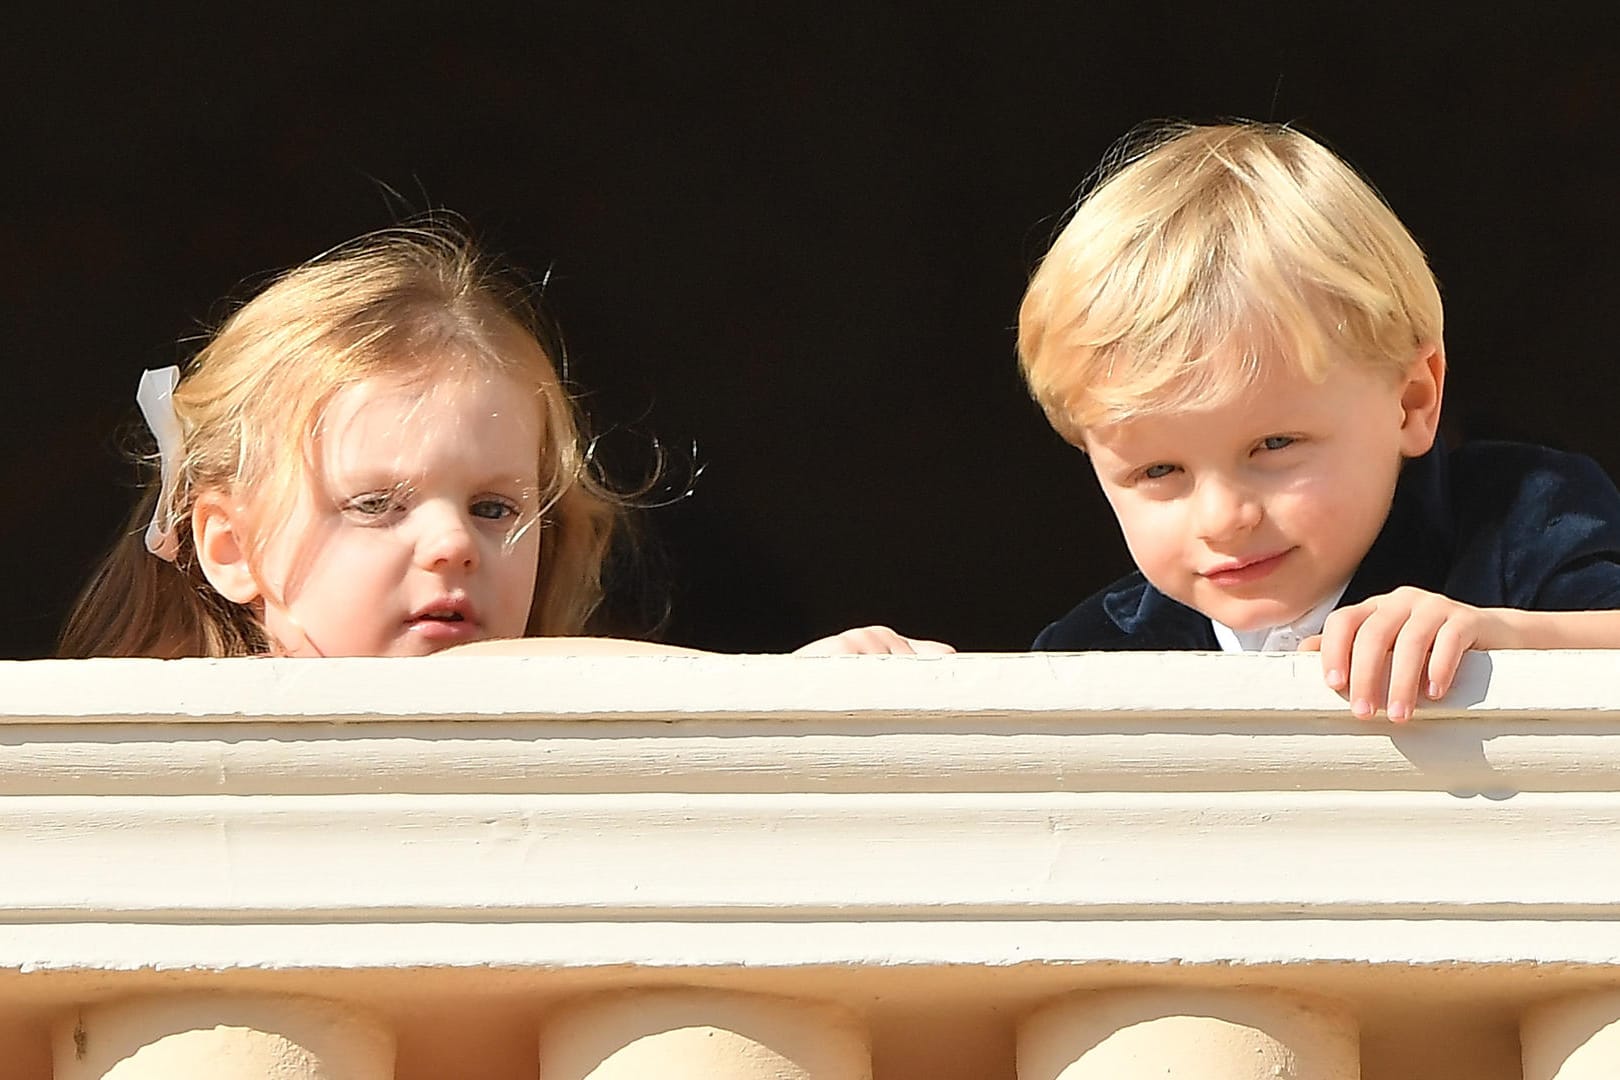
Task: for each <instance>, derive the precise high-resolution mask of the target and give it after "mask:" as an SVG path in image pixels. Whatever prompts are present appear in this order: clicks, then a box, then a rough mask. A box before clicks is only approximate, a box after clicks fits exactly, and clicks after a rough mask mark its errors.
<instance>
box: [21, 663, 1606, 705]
mask: <svg viewBox="0 0 1620 1080" xmlns="http://www.w3.org/2000/svg"><path fill="white" fill-rule="evenodd" d="M1617 710H1620V652H1597V651H1592V652H1586V651H1569V652H1497V653H1490V654H1483V653H1472V654H1469V655H1468V656H1467V657H1466V658H1465V660H1464V663H1463V668H1462V671H1461V673H1460V675H1459V678H1458V680H1457V685H1456V687H1454V689H1453V690H1452V692H1451V693H1450V694H1449V695H1448V696H1447V698H1446V700H1445V701H1443V702H1439V703H1435V704H1433V705H1426V706H1424V707H1423V711H1422V715H1423V717H1424V718H1425V719H1428V720H1434V719H1458V718H1462V717H1467V716H1473V717H1493V718H1503V717H1509V716H1548V717H1551V716H1565V717H1569V716H1575V715H1579V714H1585V713H1606V712H1611V711H1617ZM1345 712H1346V710H1345V705H1344V702H1343V701H1342V700H1341V699H1340V698H1339V697H1338V696H1337V695H1335V694H1333V693H1332V692H1330V691H1329V690H1327V689H1326V687H1325V686H1324V685H1323V683H1322V679H1321V674H1320V664H1319V662H1318V660H1317V658H1316V657H1315V656H1312V655H1304V654H1295V655H1283V654H1275V655H1269V654H1268V655H1242V656H1225V655H1220V654H1207V653H1020V654H988V653H986V654H963V655H957V656H949V657H935V658H916V657H888V656H884V657H790V656H635V657H614V656H582V657H521V658H513V657H434V658H431V659H426V660H416V659H406V660H389V659H370V658H361V659H331V660H273V659H238V660H178V661H162V660H128V659H118V660H114V659H108V660H34V661H3V662H0V723H19V722H21V723H29V722H38V721H42V720H72V719H80V720H96V721H108V720H121V719H122V720H144V721H154V720H164V721H171V722H183V721H186V720H206V721H214V722H217V721H222V720H229V719H233V718H240V719H254V720H263V719H277V720H289V721H290V720H298V719H300V718H305V719H321V720H332V719H343V720H348V721H364V720H399V719H410V718H436V719H450V718H469V719H471V718H477V719H498V718H501V717H514V718H516V717H526V718H536V719H538V718H559V719H560V718H568V717H579V718H586V717H589V718H611V717H641V718H653V717H662V718H669V719H680V718H689V717H712V718H723V717H749V718H757V717H763V716H779V717H821V718H834V717H843V716H863V715H864V716H916V717H922V716H940V715H951V716H958V717H968V716H1005V717H1019V716H1022V717H1030V718H1034V717H1048V718H1057V717H1066V716H1076V715H1079V714H1086V713H1091V714H1100V715H1119V714H1133V715H1154V714H1158V715H1166V716H1169V715H1178V716H1196V717H1205V718H1209V717H1217V716H1227V717H1230V716H1236V715H1256V714H1262V715H1279V714H1295V715H1299V716H1313V717H1333V716H1339V715H1341V714H1344V713H1345Z"/></svg>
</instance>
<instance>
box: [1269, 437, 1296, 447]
mask: <svg viewBox="0 0 1620 1080" xmlns="http://www.w3.org/2000/svg"><path fill="white" fill-rule="evenodd" d="M1295 441H1296V440H1295V439H1294V437H1293V436H1292V435H1267V436H1266V437H1265V438H1263V439H1261V440H1260V449H1262V450H1281V449H1283V448H1284V447H1287V446H1292V445H1293V444H1294V442H1295Z"/></svg>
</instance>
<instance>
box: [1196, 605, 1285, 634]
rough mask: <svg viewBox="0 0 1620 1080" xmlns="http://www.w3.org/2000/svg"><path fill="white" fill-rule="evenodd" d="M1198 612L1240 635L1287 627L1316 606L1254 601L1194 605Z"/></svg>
mask: <svg viewBox="0 0 1620 1080" xmlns="http://www.w3.org/2000/svg"><path fill="white" fill-rule="evenodd" d="M1194 606H1195V607H1196V608H1197V610H1198V612H1199V613H1200V614H1202V615H1204V616H1207V617H1208V618H1210V619H1213V620H1214V621H1216V622H1218V623H1220V624H1221V625H1222V626H1226V627H1228V628H1230V629H1232V630H1235V631H1237V632H1239V633H1245V632H1247V631H1250V630H1270V629H1271V628H1272V627H1273V626H1287V625H1288V624H1289V623H1293V622H1297V621H1299V620H1300V619H1302V618H1304V617H1305V615H1306V613H1307V612H1309V611H1310V610H1311V607H1313V606H1314V605H1307V606H1305V607H1303V608H1301V607H1299V606H1298V605H1297V604H1290V603H1288V602H1287V601H1281V600H1265V601H1254V602H1251V603H1246V604H1212V605H1209V607H1208V608H1206V607H1204V606H1202V605H1194Z"/></svg>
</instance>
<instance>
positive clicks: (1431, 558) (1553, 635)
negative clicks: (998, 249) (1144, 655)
mask: <svg viewBox="0 0 1620 1080" xmlns="http://www.w3.org/2000/svg"><path fill="white" fill-rule="evenodd" d="M1441 324H1442V314H1441V305H1440V294H1439V290H1438V289H1437V287H1436V285H1435V281H1434V277H1433V275H1432V274H1431V273H1430V271H1429V268H1428V265H1427V263H1426V262H1425V260H1424V257H1423V253H1422V251H1421V250H1420V249H1419V248H1418V245H1417V243H1416V242H1415V241H1414V240H1413V239H1412V237H1411V235H1410V234H1409V233H1408V232H1407V231H1406V229H1405V228H1404V227H1403V226H1402V225H1401V223H1400V222H1399V221H1398V220H1397V219H1396V217H1395V215H1394V213H1393V212H1392V211H1391V210H1390V209H1389V207H1388V206H1386V205H1385V204H1384V203H1383V201H1382V200H1381V199H1380V198H1379V197H1378V195H1377V194H1376V193H1375V192H1374V191H1373V190H1372V188H1371V187H1370V186H1368V184H1367V183H1366V182H1365V181H1363V180H1362V179H1361V178H1360V177H1359V176H1357V175H1356V174H1355V173H1354V172H1353V171H1352V170H1351V169H1350V168H1349V167H1348V166H1347V165H1346V164H1345V163H1344V162H1342V161H1340V160H1339V159H1338V158H1337V157H1335V156H1334V155H1333V154H1332V153H1330V152H1329V151H1328V150H1326V149H1324V148H1323V147H1322V146H1321V145H1319V144H1318V143H1316V142H1314V141H1312V140H1311V139H1309V138H1307V137H1306V136H1304V135H1302V134H1300V133H1299V132H1297V131H1293V130H1290V129H1288V128H1286V127H1278V126H1273V125H1260V124H1237V125H1224V126H1214V127H1181V128H1175V129H1172V130H1169V131H1165V132H1162V133H1160V134H1159V135H1158V136H1157V137H1156V138H1154V139H1152V140H1150V141H1149V142H1147V144H1146V145H1143V146H1138V147H1136V148H1134V149H1133V150H1132V151H1130V152H1128V153H1127V154H1126V155H1125V156H1124V159H1123V164H1121V165H1120V166H1119V167H1117V168H1116V169H1114V171H1112V172H1111V173H1110V174H1107V175H1105V176H1104V177H1103V178H1102V179H1101V180H1100V181H1099V182H1098V184H1097V185H1096V187H1095V188H1094V189H1093V190H1092V191H1091V193H1090V194H1089V195H1088V196H1086V198H1085V199H1084V200H1083V201H1082V202H1081V204H1080V206H1079V207H1078V209H1077V210H1076V211H1075V214H1074V216H1073V218H1072V219H1071V220H1070V221H1069V223H1068V225H1067V226H1066V227H1065V228H1064V229H1063V231H1062V233H1061V234H1060V235H1059V236H1058V238H1057V241H1056V242H1055V243H1054V244H1053V245H1052V249H1051V251H1050V252H1049V253H1048V254H1047V256H1046V258H1045V260H1044V261H1043V262H1042V264H1041V266H1040V269H1039V270H1038V271H1037V272H1036V274H1035V276H1034V278H1033V280H1032V281H1031V283H1030V286H1029V291H1028V293H1027V294H1026V295H1025V297H1024V302H1023V307H1022V309H1021V311H1020V315H1019V336H1018V350H1019V358H1020V361H1021V364H1022V367H1023V371H1024V376H1025V378H1026V380H1027V381H1028V384H1029V387H1030V390H1031V393H1033V395H1034V396H1035V398H1036V400H1037V401H1039V402H1040V404H1041V406H1042V408H1044V409H1045V411H1046V415H1047V417H1048V419H1049V420H1050V421H1051V423H1052V426H1053V427H1054V428H1056V429H1057V431H1058V433H1059V434H1061V435H1062V436H1063V437H1064V438H1065V439H1066V440H1068V441H1069V442H1070V443H1072V444H1073V445H1074V446H1076V447H1078V448H1079V449H1080V450H1082V451H1083V452H1084V453H1085V454H1086V455H1087V456H1088V457H1089V458H1090V460H1091V463H1092V466H1093V468H1094V469H1095V470H1096V474H1097V479H1098V481H1099V482H1100V483H1101V484H1102V488H1103V491H1104V493H1105V494H1106V495H1107V497H1108V501H1109V503H1110V505H1111V506H1112V507H1113V510H1114V514H1115V516H1116V517H1117V518H1118V519H1119V525H1120V528H1121V530H1122V531H1123V532H1124V534H1125V541H1126V544H1127V546H1128V547H1129V548H1130V552H1131V556H1132V558H1133V559H1134V560H1135V562H1136V565H1137V567H1138V570H1139V572H1138V573H1135V574H1132V575H1130V576H1129V577H1126V578H1124V579H1123V580H1121V581H1118V582H1116V583H1114V584H1113V585H1111V586H1109V587H1108V588H1107V589H1105V590H1103V591H1102V592H1101V593H1098V594H1097V595H1095V596H1093V597H1091V598H1090V599H1089V600H1087V601H1086V602H1085V603H1083V604H1081V605H1080V606H1079V607H1077V608H1075V609H1074V610H1073V611H1071V612H1070V613H1069V614H1068V615H1066V616H1064V617H1063V618H1062V619H1059V620H1058V621H1057V622H1055V623H1053V624H1052V625H1050V626H1048V627H1047V628H1046V630H1045V631H1044V632H1042V633H1041V635H1040V637H1039V638H1037V639H1036V642H1035V648H1037V649H1209V650H1214V649H1221V650H1224V651H1228V652H1238V651H1249V650H1254V651H1260V650H1268V651H1279V650H1280V651H1287V650H1292V649H1297V648H1300V647H1302V646H1303V647H1304V648H1318V647H1319V648H1320V649H1321V651H1322V661H1323V671H1324V675H1325V677H1326V680H1327V683H1328V685H1329V686H1331V687H1332V688H1333V689H1335V690H1338V691H1340V692H1341V693H1344V694H1345V695H1346V696H1347V697H1348V698H1349V700H1350V702H1351V707H1352V709H1353V710H1354V712H1355V714H1356V715H1357V716H1361V717H1370V716H1372V715H1374V713H1375V712H1376V711H1377V710H1378V709H1379V708H1380V707H1383V708H1385V709H1386V710H1387V712H1388V715H1389V718H1390V719H1391V720H1397V721H1398V720H1405V719H1407V718H1409V717H1410V716H1411V715H1412V711H1413V709H1414V708H1415V706H1416V704H1417V700H1418V697H1419V692H1420V690H1421V691H1422V692H1423V693H1424V694H1425V695H1427V696H1428V697H1430V698H1438V697H1440V696H1442V695H1443V694H1444V693H1445V692H1446V690H1447V689H1449V687H1450V685H1451V682H1452V679H1453V677H1454V676H1455V674H1456V670H1457V665H1458V663H1459V662H1460V660H1461V658H1462V654H1463V653H1464V652H1465V651H1466V650H1468V649H1471V648H1478V649H1507V648H1560V647H1610V646H1614V647H1620V612H1615V611H1592V610H1579V609H1597V608H1620V493H1617V492H1616V490H1615V488H1614V485H1613V484H1612V483H1610V481H1609V479H1608V477H1606V476H1605V475H1604V474H1603V472H1602V470H1601V469H1599V468H1598V467H1597V466H1596V465H1595V464H1594V463H1593V462H1591V461H1590V460H1588V459H1586V458H1583V457H1578V456H1574V455H1570V454H1563V453H1558V452H1555V451H1552V450H1546V449H1542V448H1540V447H1533V446H1522V445H1511V444H1506V443H1495V444H1491V443H1478V444H1469V445H1467V446H1464V447H1462V448H1460V449H1458V450H1455V451H1451V452H1447V451H1446V450H1445V449H1444V447H1442V446H1440V445H1439V444H1438V442H1437V439H1436V431H1437V428H1438V425H1439V420H1440V403H1441V397H1442V391H1443V390H1444V387H1445V375H1446V361H1445V348H1444V344H1443V342H1442V337H1441Z"/></svg>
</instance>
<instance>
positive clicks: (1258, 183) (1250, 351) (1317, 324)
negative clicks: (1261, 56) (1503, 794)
mask: <svg viewBox="0 0 1620 1080" xmlns="http://www.w3.org/2000/svg"><path fill="white" fill-rule="evenodd" d="M1111 157H1112V159H1113V161H1114V162H1115V164H1113V165H1112V166H1111V167H1108V166H1105V168H1104V169H1103V170H1101V172H1100V175H1099V178H1098V180H1097V182H1096V184H1095V186H1094V187H1093V188H1092V189H1091V191H1090V193H1089V194H1087V195H1086V196H1085V198H1084V199H1082V200H1081V202H1080V204H1079V206H1078V207H1077V208H1076V209H1075V211H1074V214H1073V216H1072V217H1071V218H1070V220H1069V222H1068V224H1067V225H1065V226H1064V228H1063V230H1062V232H1060V233H1059V234H1058V238H1057V240H1056V241H1055V242H1054V243H1053V245H1052V249H1051V250H1050V251H1049V252H1048V253H1047V255H1046V258H1045V259H1044V260H1043V261H1042V263H1041V265H1040V268H1039V269H1038V270H1037V271H1036V273H1035V275H1034V277H1033V279H1032V280H1031V281H1030V285H1029V290H1028V291H1027V292H1026V293H1025V295H1024V302H1023V306H1022V308H1021V309H1020V311H1019V319H1018V354H1019V361H1020V364H1021V366H1022V368H1023V372H1024V378H1025V380H1026V381H1027V382H1028V384H1029V388H1030V392H1031V393H1032V394H1033V395H1034V397H1035V399H1036V401H1038V402H1039V403H1040V405H1041V407H1042V408H1043V409H1044V410H1045V411H1046V415H1047V418H1048V419H1049V420H1050V421H1051V423H1052V426H1053V427H1054V428H1056V429H1057V431H1058V432H1059V433H1060V434H1061V435H1063V437H1064V438H1066V439H1068V440H1069V441H1070V442H1072V443H1075V444H1076V445H1081V444H1082V440H1083V436H1084V432H1085V430H1086V429H1087V428H1089V427H1093V426H1095V425H1099V424H1108V423H1115V422H1118V421H1120V420H1124V419H1127V418H1129V417H1132V416H1139V415H1143V414H1147V413H1157V412H1169V411H1182V410H1187V409H1198V408H1205V407H1209V406H1212V405H1217V404H1221V403H1223V402H1226V401H1229V400H1231V399H1233V398H1235V397H1237V396H1239V395H1241V394H1242V393H1243V391H1244V390H1245V389H1246V388H1247V387H1248V386H1249V385H1250V384H1251V383H1252V381H1253V380H1254V379H1255V377H1256V376H1257V375H1258V373H1259V369H1260V364H1261V359H1262V357H1276V358H1280V359H1281V360H1283V361H1284V362H1286V363H1291V364H1293V365H1295V366H1296V367H1297V368H1298V369H1299V370H1301V371H1302V372H1304V373H1305V374H1306V375H1307V376H1308V377H1310V378H1312V379H1321V378H1322V377H1323V376H1325V375H1326V373H1327V371H1328V369H1329V367H1330V366H1331V365H1333V364H1336V363H1340V362H1352V363H1358V364H1364V365H1367V366H1369V367H1372V368H1377V369H1383V370H1387V371H1389V372H1390V373H1391V374H1392V377H1393V376H1394V375H1395V374H1398V373H1400V372H1404V371H1406V370H1407V369H1408V368H1409V366H1410V365H1411V363H1412V362H1413V360H1414V359H1416V357H1417V355H1418V350H1419V348H1420V347H1423V346H1433V347H1434V348H1437V349H1439V348H1442V347H1443V345H1442V340H1441V331H1442V322H1443V317H1442V313H1441V305H1440V292H1439V289H1438V287H1437V286H1436V284H1435V280H1434V275H1433V274H1432V273H1431V272H1430V270H1429V267H1428V264H1427V262H1426V261H1425V260H1424V257H1423V252H1422V250H1421V249H1420V248H1419V247H1418V244H1417V242H1416V241H1415V240H1414V239H1413V238H1412V236H1411V234H1410V233H1409V232H1407V230H1406V228H1405V227H1404V226H1403V225H1402V224H1401V223H1400V221H1399V220H1398V219H1397V218H1396V217H1395V214H1394V212H1393V211H1391V210H1390V208H1389V207H1388V206H1387V205H1386V204H1385V203H1384V201H1383V200H1382V199H1381V198H1380V197H1379V195H1378V193H1377V192H1376V191H1374V190H1373V188H1372V187H1371V185H1369V184H1368V183H1367V182H1366V181H1365V180H1363V179H1362V178H1361V177H1360V176H1358V175H1357V174H1356V173H1355V172H1354V171H1353V170H1352V169H1351V168H1350V167H1349V166H1348V165H1346V164H1345V163H1344V162H1343V161H1341V160H1340V159H1339V158H1338V157H1336V156H1335V155H1334V154H1333V153H1332V152H1330V151H1329V150H1327V149H1326V148H1325V147H1323V146H1322V145H1321V144H1319V143H1317V142H1315V141H1314V140H1312V139H1311V138H1309V137H1308V136H1306V135H1303V134H1301V133H1300V132H1298V131H1295V130H1293V129H1291V128H1287V127H1283V126H1279V125H1274V124H1258V123H1236V124H1225V125H1217V126H1190V125H1177V126H1169V127H1164V128H1161V129H1159V130H1157V131H1154V132H1150V133H1148V134H1146V135H1138V136H1136V137H1135V138H1133V139H1128V140H1127V142H1126V143H1125V144H1122V147H1121V148H1120V149H1118V150H1117V151H1116V152H1115V154H1113V155H1111Z"/></svg>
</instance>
